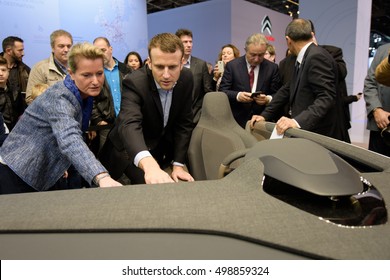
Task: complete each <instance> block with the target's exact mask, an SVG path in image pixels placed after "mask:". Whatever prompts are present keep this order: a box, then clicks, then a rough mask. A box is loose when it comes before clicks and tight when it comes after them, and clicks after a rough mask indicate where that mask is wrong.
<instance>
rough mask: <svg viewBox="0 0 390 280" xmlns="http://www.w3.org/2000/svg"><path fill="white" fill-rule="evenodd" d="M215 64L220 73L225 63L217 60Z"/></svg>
mask: <svg viewBox="0 0 390 280" xmlns="http://www.w3.org/2000/svg"><path fill="white" fill-rule="evenodd" d="M217 65H218V71H219V72H221V73H222V72H223V71H224V70H225V64H224V63H223V61H222V60H218V62H217Z"/></svg>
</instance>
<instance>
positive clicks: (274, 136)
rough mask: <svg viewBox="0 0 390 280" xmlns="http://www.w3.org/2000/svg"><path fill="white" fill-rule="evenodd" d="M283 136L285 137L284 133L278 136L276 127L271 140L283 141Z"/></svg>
mask: <svg viewBox="0 0 390 280" xmlns="http://www.w3.org/2000/svg"><path fill="white" fill-rule="evenodd" d="M283 136H284V133H282V134H278V133H277V132H276V125H275V127H274V130H272V134H271V137H270V138H269V139H282V138H283Z"/></svg>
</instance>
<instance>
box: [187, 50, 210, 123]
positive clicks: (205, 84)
mask: <svg viewBox="0 0 390 280" xmlns="http://www.w3.org/2000/svg"><path fill="white" fill-rule="evenodd" d="M190 70H191V73H192V75H193V77H194V88H193V90H192V111H193V114H194V123H195V124H196V123H198V121H199V118H200V113H201V108H202V103H203V97H204V95H205V94H206V93H208V92H210V91H213V85H212V76H211V75H210V73H209V70H208V67H207V63H206V61H204V60H202V59H199V58H197V57H194V56H191V64H190Z"/></svg>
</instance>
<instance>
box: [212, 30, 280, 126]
mask: <svg viewBox="0 0 390 280" xmlns="http://www.w3.org/2000/svg"><path fill="white" fill-rule="evenodd" d="M266 50H267V39H266V38H265V36H264V35H263V34H259V33H257V34H253V35H251V36H250V37H249V38H248V39H247V41H246V43H245V52H246V53H245V55H244V56H242V57H239V58H236V59H234V60H232V61H230V62H229V63H227V64H226V67H225V71H224V73H223V76H222V81H221V85H220V87H219V90H220V91H223V92H225V93H226V94H227V96H228V97H229V101H230V106H231V109H232V112H233V116H234V118H235V120H236V121H237V122H238V124H239V125H240V126H242V127H245V125H246V123H247V121H249V120H250V119H251V117H252V115H253V114H260V113H261V112H262V111H263V110H264V108H265V106H266V105H267V104H269V102H270V101H271V99H272V95H274V93H275V92H276V91H277V90H278V89H279V88H280V79H279V73H278V66H277V65H276V64H275V63H273V62H271V61H268V60H267V59H264V54H265V52H266ZM251 69H253V70H251ZM251 72H252V73H253V76H252V78H250V76H251ZM251 79H252V81H251ZM260 91H261V92H262V93H261V94H259V95H257V96H252V93H253V92H260Z"/></svg>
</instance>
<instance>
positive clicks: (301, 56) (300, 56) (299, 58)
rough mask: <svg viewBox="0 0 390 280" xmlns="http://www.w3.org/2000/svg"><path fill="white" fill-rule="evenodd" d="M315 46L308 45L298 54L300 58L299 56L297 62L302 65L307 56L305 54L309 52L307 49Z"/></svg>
mask: <svg viewBox="0 0 390 280" xmlns="http://www.w3.org/2000/svg"><path fill="white" fill-rule="evenodd" d="M311 44H313V42H309V43H307V44H306V45H305V46H304V47H303V48H302V49H301V50H300V51H299V53H298V56H297V62H299V64H301V63H302V60H303V56H304V55H305V52H306V50H307V48H308V47H309V46H310V45H311Z"/></svg>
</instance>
